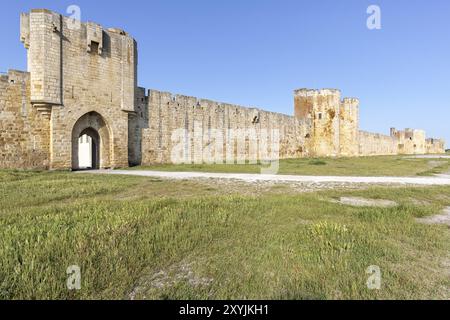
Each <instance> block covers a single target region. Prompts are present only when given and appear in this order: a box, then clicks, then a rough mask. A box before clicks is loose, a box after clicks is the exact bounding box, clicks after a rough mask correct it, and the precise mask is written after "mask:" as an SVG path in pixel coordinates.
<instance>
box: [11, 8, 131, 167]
mask: <svg viewBox="0 0 450 320" xmlns="http://www.w3.org/2000/svg"><path fill="white" fill-rule="evenodd" d="M20 37H21V41H22V42H23V43H24V45H25V48H27V51H28V52H27V54H28V72H29V74H30V78H29V82H30V83H29V86H30V103H31V105H32V107H33V108H34V110H35V111H37V112H38V113H39V114H40V116H41V117H42V118H44V119H46V121H47V122H48V126H49V132H50V143H49V145H48V148H49V150H48V152H49V156H50V159H49V167H50V168H53V169H67V168H73V169H77V167H78V163H77V159H78V156H77V154H78V150H77V146H78V143H77V141H78V138H79V137H80V135H83V134H89V135H90V136H91V138H92V139H93V140H94V148H96V152H97V153H98V155H99V159H98V161H97V163H96V164H95V167H102V168H108V167H124V166H128V144H129V141H128V122H129V118H131V117H133V115H134V113H135V92H136V90H137V89H136V82H137V78H136V74H137V73H136V66H137V48H136V47H137V45H136V42H135V41H134V39H133V38H132V37H130V36H129V35H128V34H127V33H126V32H124V31H123V30H120V29H114V28H111V29H107V30H104V29H103V28H102V27H101V26H100V25H98V24H96V23H91V22H88V23H81V22H79V21H75V20H73V19H71V18H68V17H64V16H62V15H60V14H57V13H55V12H52V11H49V10H45V9H38V10H32V11H31V12H30V13H26V14H22V15H21V32H20Z"/></svg>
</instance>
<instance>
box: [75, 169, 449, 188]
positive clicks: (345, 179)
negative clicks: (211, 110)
mask: <svg viewBox="0 0 450 320" xmlns="http://www.w3.org/2000/svg"><path fill="white" fill-rule="evenodd" d="M80 172H81V173H90V174H114V175H129V176H142V177H153V178H166V179H174V180H186V179H188V180H189V179H219V180H238V181H245V182H259V181H270V182H273V183H276V182H280V183H286V182H293V183H296V182H312V183H350V184H351V183H358V184H396V185H429V186H431V185H450V176H449V175H440V176H438V177H350V176H297V175H268V174H244V173H207V172H165V171H150V170H93V171H80Z"/></svg>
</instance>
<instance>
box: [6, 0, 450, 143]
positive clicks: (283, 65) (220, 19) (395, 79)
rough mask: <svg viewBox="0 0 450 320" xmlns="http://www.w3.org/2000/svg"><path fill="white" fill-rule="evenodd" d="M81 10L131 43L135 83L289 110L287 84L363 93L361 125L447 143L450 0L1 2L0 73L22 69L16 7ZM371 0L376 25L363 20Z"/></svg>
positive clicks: (449, 136)
mask: <svg viewBox="0 0 450 320" xmlns="http://www.w3.org/2000/svg"><path fill="white" fill-rule="evenodd" d="M72 4H75V5H78V6H79V7H80V8H81V14H82V20H83V21H86V20H90V21H95V22H98V23H101V24H102V25H104V26H106V27H119V28H122V29H124V30H126V31H128V32H129V33H131V34H132V35H133V36H134V37H135V39H136V40H137V41H138V45H139V85H140V86H143V87H146V88H154V89H160V90H167V91H171V92H174V93H182V94H187V95H193V96H198V97H203V98H209V99H213V100H219V101H224V102H231V103H236V104H241V105H245V106H257V107H261V108H264V109H267V110H272V111H277V112H282V113H286V114H293V94H292V91H293V90H294V89H296V88H305V87H306V88H338V89H341V90H342V93H343V96H351V97H358V98H360V100H361V128H362V129H364V130H369V131H374V132H380V133H385V134H388V133H389V128H390V127H391V126H395V127H397V128H405V127H411V128H421V129H425V130H426V131H427V134H428V136H434V137H443V138H445V139H446V140H447V141H448V142H450V125H449V123H450V79H449V78H450V37H449V35H450V21H449V20H448V17H449V15H450V1H448V0H430V1H425V0H395V1H392V0H388V1H381V0H371V1H366V0H341V1H335V0H314V1H313V0H310V1H299V0H297V1H294V0H279V1H276V0H189V1H186V0H158V1H133V0H128V1H123V0H122V1H114V0H111V1H101V0H99V1H77V0H71V1H54V0H53V1H35V0H31V1H29V0H28V1H25V0H20V1H17V0H16V1H2V3H1V4H0V6H1V10H0V34H1V41H2V49H1V50H0V71H6V70H8V69H21V70H25V69H26V55H25V54H26V52H25V49H24V48H23V46H22V44H21V43H20V42H19V13H20V12H25V11H29V9H31V8H48V9H52V10H55V11H58V12H60V13H65V12H66V9H67V7H68V6H69V5H72ZM371 4H376V5H378V6H380V8H381V23H382V29H381V30H369V29H368V28H367V27H366V20H367V17H368V14H367V13H366V10H367V7H368V6H369V5H371Z"/></svg>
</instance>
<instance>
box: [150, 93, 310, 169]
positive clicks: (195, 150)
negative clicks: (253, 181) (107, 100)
mask: <svg viewBox="0 0 450 320" xmlns="http://www.w3.org/2000/svg"><path fill="white" fill-rule="evenodd" d="M148 109H149V122H148V128H146V129H143V133H142V164H143V165H149V164H153V163H167V162H172V157H173V156H172V152H173V151H174V150H176V145H178V146H180V142H181V145H182V148H186V149H187V150H186V152H185V154H186V153H187V154H189V155H190V158H189V159H187V161H188V162H194V163H201V162H202V161H208V159H207V158H209V157H203V159H202V149H203V152H205V150H207V149H208V147H209V148H213V150H211V155H213V158H214V159H213V160H214V162H218V163H222V162H225V161H226V160H227V154H228V156H230V155H231V156H232V157H233V158H234V159H235V160H236V161H248V160H252V159H253V158H252V156H253V155H254V154H255V152H260V151H261V150H259V151H258V150H255V149H254V148H255V147H257V148H258V147H261V143H264V142H267V150H263V152H264V151H267V152H268V153H270V152H271V151H275V150H273V148H276V146H274V145H273V144H272V142H273V141H274V139H275V138H277V137H276V136H274V134H275V135H276V134H279V141H280V142H279V146H278V148H279V155H280V158H300V157H305V156H307V155H308V150H307V149H306V148H305V147H304V146H305V136H306V135H307V134H308V133H309V132H310V130H311V128H310V124H309V122H308V121H303V122H302V121H299V120H297V119H296V118H294V117H292V116H287V115H283V114H279V113H274V112H268V111H263V110H260V109H257V108H246V107H242V106H238V105H232V104H227V103H220V102H215V101H211V100H206V99H199V98H196V97H189V96H183V95H172V94H171V93H167V92H160V91H156V90H150V92H149V97H148ZM183 131H184V132H186V133H187V135H186V136H185V140H184V141H180V139H174V132H183ZM249 132H250V133H253V134H248V135H246V137H245V145H241V146H239V144H238V142H237V141H236V140H234V139H233V137H230V135H233V134H238V136H237V137H235V138H242V134H244V135H245V134H246V133H249ZM217 133H219V136H220V137H221V138H219V139H223V141H217V139H215V136H216V135H217ZM211 134H212V138H211V137H210V135H211ZM266 134H267V136H266ZM199 141H201V143H199ZM216 151H217V152H216ZM208 155H209V153H208ZM258 155H261V153H258ZM260 158H264V156H262V157H260Z"/></svg>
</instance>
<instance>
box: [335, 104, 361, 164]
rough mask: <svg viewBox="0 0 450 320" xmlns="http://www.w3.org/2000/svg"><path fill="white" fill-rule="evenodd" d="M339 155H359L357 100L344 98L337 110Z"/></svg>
mask: <svg viewBox="0 0 450 320" xmlns="http://www.w3.org/2000/svg"><path fill="white" fill-rule="evenodd" d="M339 136H340V138H339V140H340V141H339V143H340V155H341V156H343V157H356V156H358V155H359V100H358V99H356V98H344V99H343V100H342V102H341V104H340V111H339Z"/></svg>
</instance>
